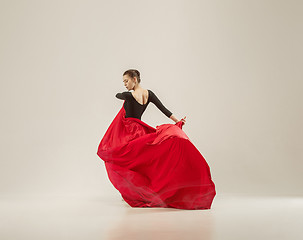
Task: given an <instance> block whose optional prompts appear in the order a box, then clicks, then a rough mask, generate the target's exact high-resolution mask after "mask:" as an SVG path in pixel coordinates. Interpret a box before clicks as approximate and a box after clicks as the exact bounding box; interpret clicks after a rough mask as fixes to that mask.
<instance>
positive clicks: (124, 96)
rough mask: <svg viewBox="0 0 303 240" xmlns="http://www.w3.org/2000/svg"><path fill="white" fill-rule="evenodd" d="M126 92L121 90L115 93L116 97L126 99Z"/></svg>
mask: <svg viewBox="0 0 303 240" xmlns="http://www.w3.org/2000/svg"><path fill="white" fill-rule="evenodd" d="M127 93H128V92H122V93H117V94H116V98H119V99H122V100H126V99H127V96H128V95H127Z"/></svg>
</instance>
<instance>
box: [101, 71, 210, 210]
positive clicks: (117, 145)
mask: <svg viewBox="0 0 303 240" xmlns="http://www.w3.org/2000/svg"><path fill="white" fill-rule="evenodd" d="M123 82H124V85H125V87H126V88H127V89H128V90H133V92H129V91H125V92H122V93H117V94H116V97H117V98H119V99H122V100H124V102H123V106H122V107H121V109H120V111H119V112H118V114H117V115H116V117H115V118H114V120H113V121H112V123H111V124H110V126H109V128H108V129H107V131H106V133H105V134H104V136H103V138H102V140H101V142H100V144H99V147H98V151H97V155H98V156H99V157H100V158H101V159H102V160H103V161H104V163H105V167H106V170H107V173H108V177H109V180H110V181H111V182H112V184H113V185H114V187H115V188H116V189H117V190H118V191H119V192H120V193H121V196H122V198H123V199H124V200H125V201H126V202H127V203H128V204H129V205H130V206H131V207H166V208H179V209H210V207H211V204H212V201H213V198H214V197H215V195H216V191H215V184H214V183H213V181H212V179H211V174H210V169H209V166H208V164H207V163H206V161H205V159H204V157H203V156H202V155H201V153H200V152H199V151H198V149H197V148H196V147H195V146H194V144H193V143H192V142H191V141H190V139H189V138H188V136H187V135H186V134H185V132H184V131H183V130H182V127H183V125H184V124H185V118H186V117H184V118H182V119H181V120H180V121H179V120H178V119H177V118H176V117H175V116H174V115H173V114H172V113H171V112H170V111H169V110H168V109H167V108H166V107H165V106H164V105H163V104H162V103H161V101H160V100H159V99H158V97H157V96H156V94H155V93H154V92H153V91H152V90H150V89H143V88H142V87H141V86H140V82H141V78H140V72H139V71H138V70H135V69H129V70H127V71H125V72H124V74H123ZM150 102H152V103H153V104H155V105H156V106H157V107H158V109H159V110H160V111H162V112H163V114H165V115H166V116H167V117H169V118H170V119H172V120H173V121H175V124H161V125H159V126H156V128H153V127H151V126H149V125H148V124H146V123H145V122H143V121H141V116H142V114H143V112H144V111H145V109H146V107H147V106H148V104H149V103H150Z"/></svg>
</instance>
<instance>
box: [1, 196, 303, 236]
mask: <svg viewBox="0 0 303 240" xmlns="http://www.w3.org/2000/svg"><path fill="white" fill-rule="evenodd" d="M0 203H1V205H0V239H1V240H15V239H22V240H27V239H30V240H36V239H39V240H48V239H56V240H61V239H65V240H66V239H72V240H77V239H83V240H84V239H85V240H94V239H98V240H103V239H105V240H116V239H123V240H127V239H131V240H142V239H144V240H146V239H147V240H148V239H157V240H158V239H165V240H168V239H173V240H179V239H189V240H190V239H203V240H210V239H211V240H229V239H230V240H238V239H239V240H240V239H241V240H250V239H253V240H260V239H266V240H269V239H274V240H280V239H285V240H286V239H287V240H292V239H296V240H299V239H300V240H302V239H303V230H302V226H303V197H292V198H291V197H280V198H278V197H252V196H241V195H227V194H221V195H219V194H218V195H216V196H215V198H214V201H213V205H212V209H209V210H181V209H173V208H132V207H130V206H129V205H128V204H127V203H126V202H125V201H122V198H121V197H120V196H118V195H116V196H106V197H104V196H77V195H74V196H72V195H69V196H45V195H27V196H25V195H22V196H17V195H15V196H12V195H11V196H0Z"/></svg>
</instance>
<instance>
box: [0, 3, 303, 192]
mask: <svg viewBox="0 0 303 240" xmlns="http://www.w3.org/2000/svg"><path fill="white" fill-rule="evenodd" d="M302 10H303V2H302V1H299V0H298V1H295V0H291V1H286V0H285V1H276V0H262V1H261V0H257V1H240V0H228V1H226V0H216V1H202V0H187V1H185V0H182V1H175V0H174V1H173V0H169V1H167V0H161V1H160V0H155V1H142V0H137V1H97V0H96V1H89V0H85V1H84V0H82V1H72V0H70V1H66V0H60V1H59V0H56V1H53V0H52V1H38V0H36V1H32V0H26V1H21V0H19V1H16V0H13V1H12V0H6V1H3V0H1V1H0V19H1V21H0V28H1V31H0V34H1V36H0V37H1V38H0V39H1V40H0V51H1V54H0V67H1V71H0V79H1V156H0V157H1V160H0V161H1V162H0V164H1V165H0V193H1V194H3V195H5V194H21V195H22V194H74V193H75V194H95V195H112V194H115V195H116V196H119V193H118V192H117V190H116V189H115V188H114V187H113V186H112V184H111V183H110V181H109V179H108V177H107V173H106V170H105V166H104V163H103V161H102V160H101V159H100V158H99V157H98V156H97V154H96V152H97V148H98V145H99V142H100V140H101V138H102V136H103V134H104V133H105V131H106V129H107V128H108V126H109V125H110V123H111V121H112V120H113V119H114V117H115V116H116V114H117V113H118V111H119V110H120V108H121V107H122V103H123V101H122V100H119V99H117V98H116V97H115V95H116V93H117V92H122V91H126V89H125V88H124V85H123V83H122V74H123V72H124V71H125V70H127V69H129V68H135V69H138V70H139V71H140V72H141V77H142V84H141V86H142V87H143V88H148V89H152V90H153V91H154V92H155V93H156V94H157V96H158V97H159V99H160V100H161V101H162V103H163V104H164V105H165V106H166V107H167V108H168V109H169V110H170V111H172V112H173V114H174V115H175V116H176V117H177V118H178V119H181V118H182V117H184V116H186V117H187V118H186V119H187V121H186V124H185V125H184V126H183V130H184V131H185V133H186V134H187V135H188V136H189V137H190V139H191V141H192V142H193V143H194V145H195V146H196V147H197V148H198V150H199V151H200V152H201V154H202V155H203V156H204V157H205V159H206V161H207V163H208V164H209V166H210V169H211V173H212V178H213V181H214V183H215V185H216V190H217V193H218V194H221V193H230V194H242V193H244V194H255V195H301V196H302V194H303V189H302V186H301V185H302V181H303V175H302V167H303V161H302V122H303V118H302V114H303V111H302V102H303V97H302V90H303V88H302V87H303V83H302V80H303V74H302V69H301V68H302V65H303V59H302V55H303V54H302V53H303V51H302V50H303V47H302V42H303V32H302V30H303V26H302V23H303V15H302ZM142 120H143V121H145V122H146V123H148V124H150V125H151V126H153V127H155V126H156V125H160V124H164V123H174V122H173V121H172V120H171V119H169V118H167V117H166V116H165V115H164V114H162V113H161V112H160V111H159V110H158V109H157V108H156V107H155V106H154V105H153V104H152V103H151V104H149V106H148V108H147V109H146V111H145V113H144V114H143V116H142Z"/></svg>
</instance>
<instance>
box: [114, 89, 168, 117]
mask: <svg viewBox="0 0 303 240" xmlns="http://www.w3.org/2000/svg"><path fill="white" fill-rule="evenodd" d="M116 97H117V98H119V99H122V100H125V103H124V109H125V117H126V118H127V117H133V118H138V119H140V120H141V116H142V114H143V112H144V111H145V109H146V107H147V105H148V104H149V102H152V103H154V104H155V105H156V106H157V108H159V109H160V110H161V112H163V113H164V114H165V115H166V116H167V117H170V116H171V115H172V112H170V111H169V110H168V109H167V108H166V107H165V106H164V105H163V104H162V103H161V101H160V100H159V99H158V97H157V96H156V94H154V93H153V91H152V90H150V89H148V99H147V102H146V104H143V105H142V104H141V103H139V102H137V100H136V99H135V98H134V96H133V95H132V93H131V92H129V91H125V92H122V93H117V94H116Z"/></svg>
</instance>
